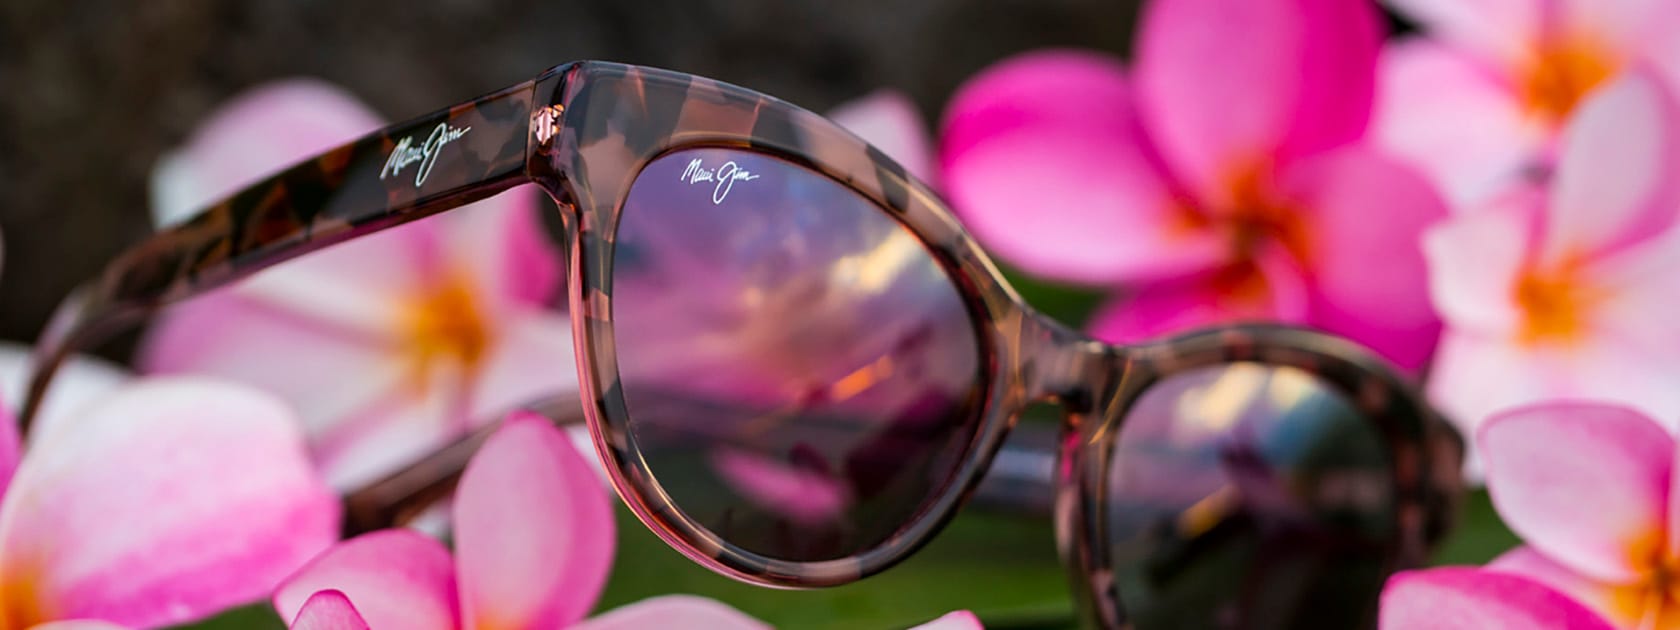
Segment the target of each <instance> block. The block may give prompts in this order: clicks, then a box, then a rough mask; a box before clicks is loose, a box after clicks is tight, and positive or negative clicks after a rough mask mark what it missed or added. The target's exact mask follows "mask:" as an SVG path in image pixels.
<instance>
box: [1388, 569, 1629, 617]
mask: <svg viewBox="0 0 1680 630" xmlns="http://www.w3.org/2000/svg"><path fill="white" fill-rule="evenodd" d="M1377 626H1378V627H1379V628H1380V629H1381V630H1551V629H1556V630H1600V629H1602V630H1610V624H1608V623H1605V621H1604V619H1602V618H1600V617H1599V616H1598V615H1596V614H1594V613H1593V611H1591V610H1588V609H1587V608H1586V607H1585V606H1582V605H1581V604H1580V602H1577V601H1575V600H1573V599H1570V598H1569V597H1568V596H1567V595H1564V594H1562V593H1559V592H1557V591H1554V590H1552V589H1551V588H1549V587H1547V586H1546V585H1544V584H1541V583H1539V582H1535V581H1533V580H1530V579H1528V578H1525V577H1522V576H1519V575H1511V574H1509V573H1501V572H1497V571H1488V570H1485V569H1476V568H1470V567H1442V568H1439V569H1428V570H1421V571H1402V572H1400V573H1396V574H1394V575H1393V576H1392V577H1390V578H1389V579H1388V583H1387V584H1386V585H1384V586H1383V594H1382V613H1381V619H1380V620H1379V621H1378V622H1377Z"/></svg>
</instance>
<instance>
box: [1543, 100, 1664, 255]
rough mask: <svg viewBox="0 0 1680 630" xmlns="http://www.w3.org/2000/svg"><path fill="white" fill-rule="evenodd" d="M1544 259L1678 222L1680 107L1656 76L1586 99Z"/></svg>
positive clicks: (1557, 185) (1564, 163)
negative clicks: (1677, 176)
mask: <svg viewBox="0 0 1680 630" xmlns="http://www.w3.org/2000/svg"><path fill="white" fill-rule="evenodd" d="M1560 142H1561V146H1560V150H1559V151H1560V152H1559V158H1558V167H1557V175H1556V179H1555V180H1554V183H1553V188H1552V203H1551V207H1550V210H1549V212H1548V215H1547V218H1546V230H1545V240H1544V244H1543V246H1542V251H1541V257H1542V259H1543V260H1547V261H1568V260H1571V259H1572V258H1579V257H1591V256H1594V255H1597V254H1601V253H1603V252H1606V251H1613V250H1615V249H1616V248H1618V247H1622V246H1625V245H1627V244H1629V243H1632V242H1635V241H1638V240H1640V239H1643V238H1645V237H1647V236H1649V235H1651V234H1654V233H1657V232H1660V231H1661V230H1664V229H1666V228H1668V227H1670V226H1672V225H1673V224H1674V221H1675V215H1676V214H1677V213H1676V210H1677V209H1680V178H1675V177H1674V176H1673V174H1674V172H1675V171H1676V170H1680V106H1677V105H1676V103H1675V101H1674V98H1673V96H1672V95H1671V93H1670V92H1669V91H1668V88H1667V87H1665V86H1664V85H1663V83H1662V81H1661V79H1659V78H1657V77H1656V76H1655V75H1654V74H1652V73H1650V72H1649V71H1635V72H1630V73H1627V74H1624V75H1622V77H1621V78H1620V79H1617V80H1615V81H1614V82H1613V83H1611V84H1610V85H1608V86H1606V87H1604V88H1603V89H1601V90H1600V91H1598V92H1596V93H1595V94H1594V95H1592V96H1590V97H1588V98H1587V100H1586V101H1585V102H1583V103H1582V104H1581V105H1580V107H1579V108H1578V109H1577V111H1576V114H1575V116H1574V117H1573V118H1572V119H1571V120H1570V122H1569V123H1568V125H1567V126H1566V127H1565V128H1564V130H1563V136H1562V139H1561V141H1560Z"/></svg>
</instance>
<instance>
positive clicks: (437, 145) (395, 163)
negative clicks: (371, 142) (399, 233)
mask: <svg viewBox="0 0 1680 630" xmlns="http://www.w3.org/2000/svg"><path fill="white" fill-rule="evenodd" d="M469 131H472V127H451V126H449V123H438V126H437V128H435V129H433V130H432V135H430V136H426V142H425V143H423V144H421V145H420V146H418V147H416V146H414V138H413V137H412V136H410V137H407V138H403V139H402V142H398V143H397V148H395V149H392V150H391V157H389V158H386V160H385V168H382V169H379V179H385V178H386V177H396V176H397V174H398V173H401V172H402V170H403V169H404V168H407V167H408V165H410V164H414V163H416V162H418V163H419V164H420V166H419V167H418V168H417V169H416V170H415V171H414V187H415V188H419V187H420V185H421V184H424V183H426V176H427V175H429V174H431V172H432V165H433V164H436V163H437V159H438V151H439V150H441V149H443V145H446V144H449V143H451V142H454V141H456V140H460V139H461V136H464V135H467V132H469Z"/></svg>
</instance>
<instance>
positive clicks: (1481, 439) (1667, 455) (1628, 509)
mask: <svg viewBox="0 0 1680 630" xmlns="http://www.w3.org/2000/svg"><path fill="white" fill-rule="evenodd" d="M1476 442H1477V443H1478V444H1479V445H1480V446H1481V449H1482V452H1483V456H1484V457H1486V459H1487V483H1488V493H1489V494H1490V495H1491V496H1492V497H1493V505H1494V508H1495V509H1497V510H1498V511H1499V515H1500V517H1501V518H1503V519H1504V521H1505V523H1506V524H1507V525H1509V526H1510V528H1511V530H1512V531H1514V532H1516V533H1517V534H1518V535H1520V536H1522V538H1523V541H1524V542H1525V543H1526V544H1525V545H1524V546H1522V547H1518V548H1516V549H1514V550H1511V551H1509V552H1507V553H1506V554H1505V555H1503V556H1500V557H1499V558H1498V559H1496V560H1494V561H1493V562H1492V563H1490V564H1489V565H1488V569H1490V570H1495V571H1502V572H1507V573H1515V574H1519V575H1523V576H1526V577H1529V578H1532V579H1534V580H1537V581H1539V582H1541V583H1544V584H1546V585H1548V586H1550V587H1552V588H1555V589H1557V590H1559V591H1561V592H1563V593H1567V594H1569V595H1570V596H1572V597H1574V598H1575V599H1576V600H1579V601H1580V602H1581V603H1583V604H1586V605H1587V606H1589V607H1591V608H1593V609H1594V610H1596V611H1598V613H1599V614H1601V615H1604V616H1605V618H1607V619H1609V620H1610V621H1611V622H1613V623H1615V624H1616V625H1617V626H1619V627H1625V628H1680V589H1676V588H1675V587H1676V583H1675V576H1676V575H1680V538H1677V537H1676V534H1675V532H1676V531H1680V511H1676V508H1677V507H1680V503H1676V501H1675V500H1674V499H1673V498H1671V492H1672V491H1673V485H1674V481H1673V479H1672V478H1671V475H1672V474H1673V472H1674V460H1675V457H1676V448H1675V442H1674V439H1673V438H1672V437H1670V436H1669V434H1668V432H1667V431H1665V430H1663V428H1662V427H1661V426H1659V425H1658V424H1657V423H1656V422H1654V421H1652V420H1651V419H1650V418H1648V417H1646V416H1644V415H1642V414H1640V413H1639V412H1637V411H1634V410H1632V409H1628V408H1624V407H1617V406H1612V405H1604V404H1595V403H1552V404H1546V405H1535V406H1530V407H1523V408H1520V409H1516V410H1513V411H1510V412H1507V413H1505V414H1501V415H1499V416H1495V417H1494V418H1493V419H1491V420H1489V421H1488V422H1487V424H1486V425H1485V426H1483V427H1482V429H1481V430H1480V431H1479V432H1478V433H1477V435H1476Z"/></svg>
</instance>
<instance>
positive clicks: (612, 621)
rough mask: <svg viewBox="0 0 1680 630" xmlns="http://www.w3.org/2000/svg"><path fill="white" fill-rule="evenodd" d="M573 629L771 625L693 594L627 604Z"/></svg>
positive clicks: (731, 629) (716, 629)
mask: <svg viewBox="0 0 1680 630" xmlns="http://www.w3.org/2000/svg"><path fill="white" fill-rule="evenodd" d="M572 628H573V630H641V629H643V628H693V629H694V630H769V628H770V626H769V624H766V623H764V622H762V621H759V620H757V619H753V618H752V617H749V616H747V615H746V613H743V612H741V611H739V610H735V609H734V608H730V607H729V606H727V605H725V604H723V603H720V602H717V601H714V600H710V599H706V598H704V597H696V596H693V595H664V596H660V597H652V598H648V599H644V600H642V601H639V602H636V603H634V604H626V605H624V606H620V607H618V608H614V609H612V610H609V611H607V612H606V613H605V614H602V615H600V616H598V617H595V618H594V619H590V620H588V621H585V622H583V623H580V624H578V625H576V626H572Z"/></svg>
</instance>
